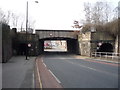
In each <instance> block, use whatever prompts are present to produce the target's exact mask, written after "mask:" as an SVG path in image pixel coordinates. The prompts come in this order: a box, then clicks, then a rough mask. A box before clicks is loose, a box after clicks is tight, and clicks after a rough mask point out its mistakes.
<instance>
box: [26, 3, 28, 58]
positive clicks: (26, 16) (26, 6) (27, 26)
mask: <svg viewBox="0 0 120 90" xmlns="http://www.w3.org/2000/svg"><path fill="white" fill-rule="evenodd" d="M27 30H28V1H27V5H26V60H28V58H27V54H28V40H27V35H28V33H27Z"/></svg>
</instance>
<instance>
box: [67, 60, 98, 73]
mask: <svg viewBox="0 0 120 90" xmlns="http://www.w3.org/2000/svg"><path fill="white" fill-rule="evenodd" d="M69 63H71V64H76V63H74V62H70V61H69ZM76 65H79V66H81V67H83V68H87V69H90V70H94V71H96V69H94V68H91V67H87V66H84V65H81V64H76Z"/></svg>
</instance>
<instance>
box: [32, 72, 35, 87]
mask: <svg viewBox="0 0 120 90" xmlns="http://www.w3.org/2000/svg"><path fill="white" fill-rule="evenodd" d="M32 76H33V88H35V82H34V79H35V76H34V71H33V75H32Z"/></svg>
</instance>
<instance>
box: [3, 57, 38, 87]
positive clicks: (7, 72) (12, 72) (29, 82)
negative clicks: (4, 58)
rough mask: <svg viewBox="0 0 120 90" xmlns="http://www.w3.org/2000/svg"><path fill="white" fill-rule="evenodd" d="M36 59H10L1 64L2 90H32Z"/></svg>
mask: <svg viewBox="0 0 120 90" xmlns="http://www.w3.org/2000/svg"><path fill="white" fill-rule="evenodd" d="M35 58H36V57H30V58H29V60H25V56H15V57H12V58H11V59H10V60H9V61H8V62H7V63H3V64H2V88H34V62H35Z"/></svg>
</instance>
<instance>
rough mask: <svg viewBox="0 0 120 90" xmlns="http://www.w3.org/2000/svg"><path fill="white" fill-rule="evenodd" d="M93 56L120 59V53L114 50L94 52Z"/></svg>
mask: <svg viewBox="0 0 120 90" xmlns="http://www.w3.org/2000/svg"><path fill="white" fill-rule="evenodd" d="M91 56H92V57H100V58H106V59H112V60H113V59H117V60H120V53H114V52H93V53H92V54H91Z"/></svg>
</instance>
